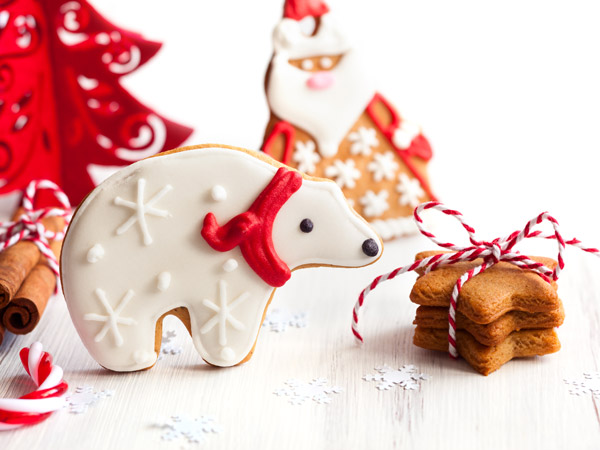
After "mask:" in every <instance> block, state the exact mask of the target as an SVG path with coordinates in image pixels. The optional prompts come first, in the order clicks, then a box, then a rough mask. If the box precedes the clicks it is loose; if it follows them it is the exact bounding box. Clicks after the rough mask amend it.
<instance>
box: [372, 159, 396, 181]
mask: <svg viewBox="0 0 600 450" xmlns="http://www.w3.org/2000/svg"><path fill="white" fill-rule="evenodd" d="M367 170H368V171H369V172H372V173H373V179H374V180H375V181H377V182H380V181H381V180H383V179H386V180H392V179H393V178H394V176H395V175H396V170H398V163H397V162H396V156H395V155H394V154H393V153H392V152H385V153H377V154H376V155H373V161H371V162H370V163H369V164H367Z"/></svg>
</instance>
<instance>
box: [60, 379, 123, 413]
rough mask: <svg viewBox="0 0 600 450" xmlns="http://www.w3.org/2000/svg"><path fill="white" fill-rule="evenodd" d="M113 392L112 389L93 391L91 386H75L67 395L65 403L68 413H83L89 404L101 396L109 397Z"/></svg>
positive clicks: (93, 403) (98, 399)
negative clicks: (73, 390)
mask: <svg viewBox="0 0 600 450" xmlns="http://www.w3.org/2000/svg"><path fill="white" fill-rule="evenodd" d="M113 394H114V392H113V391H108V390H103V391H100V392H94V388H93V387H92V386H78V387H77V388H75V392H73V393H72V394H69V395H67V399H66V404H67V405H68V407H69V412H70V413H72V414H83V413H84V412H86V411H87V410H88V408H89V407H90V406H94V405H95V404H97V403H98V402H99V401H100V400H102V399H103V398H106V397H111V396H112V395H113Z"/></svg>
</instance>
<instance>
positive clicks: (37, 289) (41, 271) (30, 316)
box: [1, 241, 62, 334]
mask: <svg viewBox="0 0 600 450" xmlns="http://www.w3.org/2000/svg"><path fill="white" fill-rule="evenodd" d="M61 246H62V241H52V242H51V243H50V248H51V249H52V253H54V255H55V256H56V259H60V249H61ZM55 287H56V276H55V275H54V272H52V270H51V269H50V267H49V266H48V264H47V263H46V258H44V257H42V258H41V259H40V262H39V263H38V264H37V265H36V266H35V267H34V268H33V269H32V270H31V272H30V273H29V275H27V278H25V281H23V284H22V285H21V287H20V288H19V290H18V291H17V293H16V294H15V296H14V297H13V299H12V300H11V301H10V303H9V304H8V306H7V307H6V309H5V310H4V313H3V314H2V317H1V322H2V325H3V326H4V327H5V328H6V329H7V330H8V331H10V332H11V333H14V334H27V333H30V332H31V331H33V329H34V328H35V327H36V326H37V324H38V322H39V321H40V318H41V317H42V314H43V313H44V311H45V309H46V305H47V304H48V300H49V299H50V297H51V296H52V294H53V293H54V288H55Z"/></svg>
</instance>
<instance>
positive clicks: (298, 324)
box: [262, 309, 307, 333]
mask: <svg viewBox="0 0 600 450" xmlns="http://www.w3.org/2000/svg"><path fill="white" fill-rule="evenodd" d="M306 318H307V314H306V313H305V312H301V313H296V314H293V313H290V312H289V311H282V310H280V309H273V310H271V311H269V312H267V315H266V317H265V320H264V322H263V324H262V326H263V327H269V328H270V329H271V331H273V332H275V333H283V332H284V331H286V330H287V329H288V327H294V328H305V327H306V325H307V321H306Z"/></svg>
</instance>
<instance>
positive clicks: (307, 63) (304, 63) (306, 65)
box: [300, 59, 314, 70]
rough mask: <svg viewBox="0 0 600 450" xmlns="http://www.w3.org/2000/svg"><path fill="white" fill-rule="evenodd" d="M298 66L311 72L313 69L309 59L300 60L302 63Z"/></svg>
mask: <svg viewBox="0 0 600 450" xmlns="http://www.w3.org/2000/svg"><path fill="white" fill-rule="evenodd" d="M300 65H301V66H302V70H312V68H313V67H314V64H313V62H312V60H310V59H304V60H302V63H301V64H300Z"/></svg>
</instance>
